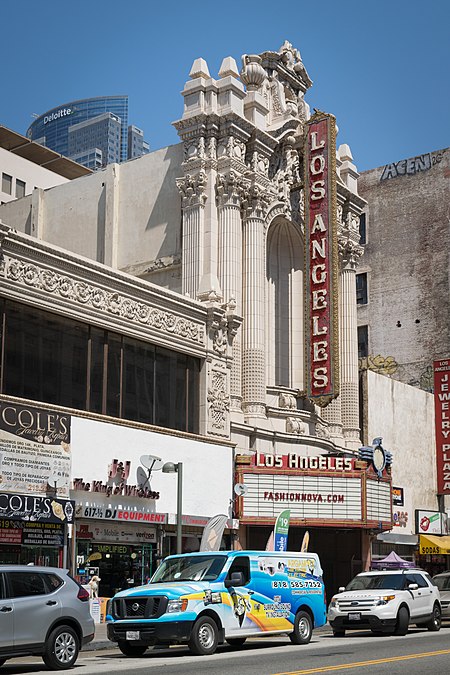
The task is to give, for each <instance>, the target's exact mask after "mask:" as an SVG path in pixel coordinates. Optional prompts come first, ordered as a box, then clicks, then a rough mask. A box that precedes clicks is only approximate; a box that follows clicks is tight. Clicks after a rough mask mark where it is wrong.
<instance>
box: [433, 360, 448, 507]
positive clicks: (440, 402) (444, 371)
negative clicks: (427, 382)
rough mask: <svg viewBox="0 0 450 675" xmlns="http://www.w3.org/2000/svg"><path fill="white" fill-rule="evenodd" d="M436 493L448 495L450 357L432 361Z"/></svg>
mask: <svg viewBox="0 0 450 675" xmlns="http://www.w3.org/2000/svg"><path fill="white" fill-rule="evenodd" d="M433 370H434V412H435V424H436V469H437V493H438V495H450V471H449V468H450V432H449V429H450V359H444V360H441V361H434V362H433Z"/></svg>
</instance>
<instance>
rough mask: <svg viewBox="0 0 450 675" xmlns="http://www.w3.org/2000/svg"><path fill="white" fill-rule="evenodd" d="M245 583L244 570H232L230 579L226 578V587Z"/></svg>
mask: <svg viewBox="0 0 450 675" xmlns="http://www.w3.org/2000/svg"><path fill="white" fill-rule="evenodd" d="M243 585H244V575H243V573H242V572H232V573H231V578H230V579H225V588H230V587H231V586H243Z"/></svg>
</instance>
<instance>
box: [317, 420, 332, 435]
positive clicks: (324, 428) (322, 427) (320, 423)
mask: <svg viewBox="0 0 450 675" xmlns="http://www.w3.org/2000/svg"><path fill="white" fill-rule="evenodd" d="M316 436H317V437H318V438H324V439H328V438H330V429H329V425H328V424H327V423H326V422H324V420H322V419H318V420H317V422H316Z"/></svg>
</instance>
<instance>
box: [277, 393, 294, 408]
mask: <svg viewBox="0 0 450 675" xmlns="http://www.w3.org/2000/svg"><path fill="white" fill-rule="evenodd" d="M278 406H279V407H280V408H290V409H292V410H296V409H297V401H296V400H295V396H293V395H292V394H287V393H285V392H283V391H282V392H280V394H279V395H278Z"/></svg>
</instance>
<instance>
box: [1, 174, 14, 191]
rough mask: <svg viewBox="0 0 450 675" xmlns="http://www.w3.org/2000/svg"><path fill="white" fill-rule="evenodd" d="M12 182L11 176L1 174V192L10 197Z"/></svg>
mask: <svg viewBox="0 0 450 675" xmlns="http://www.w3.org/2000/svg"><path fill="white" fill-rule="evenodd" d="M12 180H13V179H12V176H10V175H9V174H7V173H2V192H4V193H5V194H7V195H12Z"/></svg>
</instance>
